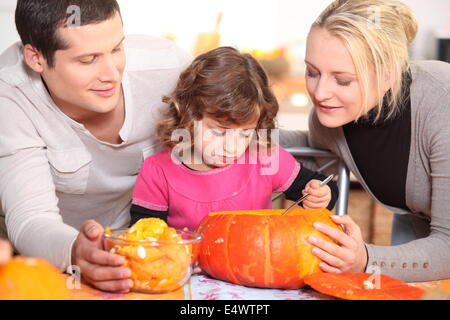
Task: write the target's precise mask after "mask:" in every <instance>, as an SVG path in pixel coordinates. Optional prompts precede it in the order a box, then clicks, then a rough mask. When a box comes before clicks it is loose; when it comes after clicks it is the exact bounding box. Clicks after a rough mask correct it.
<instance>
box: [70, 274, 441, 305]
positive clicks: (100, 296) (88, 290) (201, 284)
mask: <svg viewBox="0 0 450 320" xmlns="http://www.w3.org/2000/svg"><path fill="white" fill-rule="evenodd" d="M67 277H68V276H67ZM439 284H440V282H439V281H435V282H422V283H412V284H411V285H413V286H416V287H419V288H422V289H431V288H437V287H438V286H439ZM72 291H73V296H74V298H75V299H78V300H336V299H335V298H333V297H330V296H327V295H323V294H321V293H318V292H316V291H314V290H312V289H311V288H309V287H306V288H302V289H298V290H277V289H260V288H247V287H243V286H239V285H235V284H231V283H227V282H224V281H220V280H215V279H212V278H210V277H208V276H207V275H203V274H201V275H194V276H192V277H191V278H190V279H189V281H188V282H187V283H186V284H185V285H184V287H182V288H180V289H179V290H177V291H175V292H171V293H167V294H143V293H136V292H130V293H127V294H115V293H108V292H102V291H99V290H96V289H94V288H92V287H90V286H89V285H87V284H84V283H82V284H81V288H80V289H74V290H72Z"/></svg>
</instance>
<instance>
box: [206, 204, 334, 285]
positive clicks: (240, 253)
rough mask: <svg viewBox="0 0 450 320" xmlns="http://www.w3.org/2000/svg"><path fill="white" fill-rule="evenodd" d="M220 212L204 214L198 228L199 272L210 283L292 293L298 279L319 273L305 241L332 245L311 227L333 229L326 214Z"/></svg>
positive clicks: (311, 211) (320, 211)
mask: <svg viewBox="0 0 450 320" xmlns="http://www.w3.org/2000/svg"><path fill="white" fill-rule="evenodd" d="M283 211H284V210H254V211H223V212H216V213H210V214H209V215H208V216H206V217H205V218H204V219H203V220H202V222H201V223H200V226H199V228H198V230H197V231H198V232H199V233H201V234H202V235H203V241H202V243H201V244H200V247H199V254H198V262H199V265H200V267H201V268H202V269H203V270H204V271H206V272H207V273H208V274H209V275H211V276H212V277H214V278H216V279H220V280H224V281H228V282H232V283H235V284H239V285H244V286H249V287H262V288H282V289H297V288H300V287H302V286H303V285H304V283H303V278H304V277H305V276H307V275H309V274H314V273H318V272H321V270H320V269H319V263H320V260H319V259H318V258H317V257H315V256H314V255H313V254H312V252H311V250H312V248H313V246H312V245H311V244H310V243H309V242H308V241H307V239H308V238H309V237H310V236H311V235H314V236H315V237H318V238H322V239H326V240H328V241H332V240H331V239H330V238H329V237H327V236H326V235H324V234H322V233H320V232H319V231H318V230H317V229H316V228H314V227H313V223H314V222H321V223H324V224H327V225H329V226H332V227H334V228H337V229H339V228H340V227H339V226H337V225H336V224H335V223H334V222H333V221H332V220H331V218H330V216H331V215H332V213H331V212H330V211H328V210H327V209H308V210H307V209H302V208H296V209H293V210H291V211H290V212H289V213H288V214H287V215H285V216H281V213H282V212H283Z"/></svg>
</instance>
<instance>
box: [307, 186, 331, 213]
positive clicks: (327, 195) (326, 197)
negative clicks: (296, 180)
mask: <svg viewBox="0 0 450 320" xmlns="http://www.w3.org/2000/svg"><path fill="white" fill-rule="evenodd" d="M321 182H322V181H320V180H311V181H309V182H308V184H307V185H306V187H305V189H304V190H303V191H302V193H303V194H305V193H309V196H308V197H307V198H306V199H305V200H303V202H302V206H303V208H305V209H313V208H326V207H327V206H328V204H329V203H330V201H331V189H330V187H329V186H327V185H325V186H323V187H321V186H320V183H321Z"/></svg>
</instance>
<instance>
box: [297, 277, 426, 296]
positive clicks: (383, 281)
mask: <svg viewBox="0 0 450 320" xmlns="http://www.w3.org/2000/svg"><path fill="white" fill-rule="evenodd" d="M375 277H380V278H379V280H378V281H377V280H375V281H373V279H372V278H375ZM305 283H306V284H307V285H309V286H310V287H312V288H313V289H315V290H316V291H319V292H320V293H323V294H327V295H329V296H333V297H337V298H341V299H347V300H419V299H420V298H421V297H422V295H423V293H424V290H422V289H419V288H416V287H413V286H410V285H408V284H406V283H404V282H402V281H400V280H397V279H394V278H391V277H388V276H386V275H382V274H379V275H372V274H369V273H341V274H336V273H322V274H313V275H310V276H307V277H306V278H305Z"/></svg>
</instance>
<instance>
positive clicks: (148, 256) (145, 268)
mask: <svg viewBox="0 0 450 320" xmlns="http://www.w3.org/2000/svg"><path fill="white" fill-rule="evenodd" d="M128 230H129V229H128V228H122V229H112V230H110V233H111V234H107V233H104V234H103V237H104V238H105V240H106V247H107V249H108V251H109V252H111V253H115V254H119V255H121V256H124V257H125V258H126V262H125V265H124V266H126V267H128V268H130V269H131V272H132V275H131V280H133V287H132V290H133V291H136V292H145V293H166V292H171V291H174V290H177V289H179V288H180V287H182V286H183V285H184V284H185V283H186V281H187V280H188V279H189V277H190V276H191V274H192V269H193V265H194V263H195V262H196V252H197V245H198V244H199V243H200V241H201V239H202V236H201V235H200V234H198V233H196V232H192V231H182V230H176V233H177V235H178V237H176V238H175V239H174V240H156V239H155V240H128V239H124V238H123V237H121V235H123V234H125V233H127V232H128Z"/></svg>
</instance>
